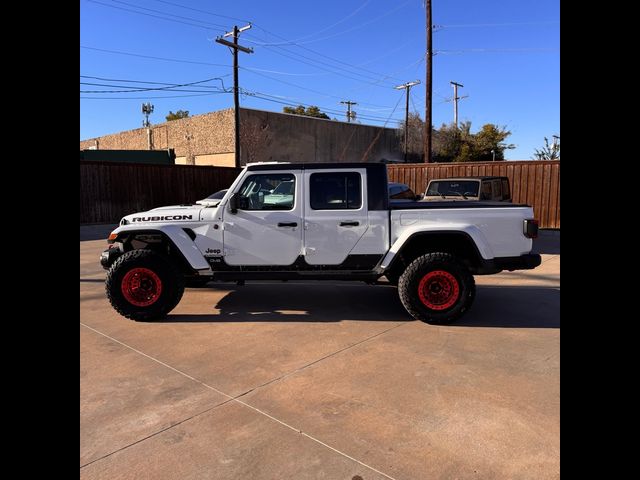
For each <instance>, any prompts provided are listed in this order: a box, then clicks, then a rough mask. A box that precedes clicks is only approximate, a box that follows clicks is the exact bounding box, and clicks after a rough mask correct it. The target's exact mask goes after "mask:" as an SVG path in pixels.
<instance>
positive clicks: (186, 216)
mask: <svg viewBox="0 0 640 480" xmlns="http://www.w3.org/2000/svg"><path fill="white" fill-rule="evenodd" d="M202 209H204V207H203V206H202V205H170V206H168V207H158V208H153V209H151V210H147V211H145V212H137V213H132V214H131V215H127V216H125V217H123V218H122V220H121V221H120V225H128V224H132V223H167V222H170V223H183V222H186V223H188V222H197V221H199V220H200V211H201V210H202Z"/></svg>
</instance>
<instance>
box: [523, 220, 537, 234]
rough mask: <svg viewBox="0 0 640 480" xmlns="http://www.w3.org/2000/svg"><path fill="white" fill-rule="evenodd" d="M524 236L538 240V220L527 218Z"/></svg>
mask: <svg viewBox="0 0 640 480" xmlns="http://www.w3.org/2000/svg"><path fill="white" fill-rule="evenodd" d="M523 233H524V236H525V237H527V238H537V237H538V220H536V219H535V218H527V219H526V220H525V221H524V229H523Z"/></svg>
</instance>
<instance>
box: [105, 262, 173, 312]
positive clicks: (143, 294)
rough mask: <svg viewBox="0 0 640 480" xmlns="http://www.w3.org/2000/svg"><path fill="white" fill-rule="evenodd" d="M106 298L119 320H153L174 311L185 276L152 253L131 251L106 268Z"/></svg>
mask: <svg viewBox="0 0 640 480" xmlns="http://www.w3.org/2000/svg"><path fill="white" fill-rule="evenodd" d="M106 290H107V297H108V298H109V301H110V302H111V305H112V306H113V308H115V310H116V311H117V312H118V313H119V314H120V315H122V316H124V317H127V318H130V319H132V320H156V319H158V318H162V317H164V316H165V315H166V314H167V313H169V312H170V311H171V310H173V309H174V308H175V306H176V305H177V304H178V302H179V301H180V299H181V298H182V294H183V293H184V276H183V275H182V274H181V273H180V272H179V271H178V269H177V268H176V267H175V266H174V265H173V264H172V263H171V262H170V261H169V260H168V259H167V258H165V257H163V256H161V255H159V254H157V253H155V252H153V251H151V250H132V251H130V252H126V253H125V254H123V255H122V256H120V257H119V258H118V259H117V260H116V261H115V262H114V263H113V265H111V268H109V271H108V273H107V281H106Z"/></svg>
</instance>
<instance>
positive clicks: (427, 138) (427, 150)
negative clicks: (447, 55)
mask: <svg viewBox="0 0 640 480" xmlns="http://www.w3.org/2000/svg"><path fill="white" fill-rule="evenodd" d="M424 3H425V5H424V7H425V10H426V14H427V61H426V64H427V81H426V94H425V100H426V101H425V107H424V108H425V115H424V162H425V163H429V162H431V131H432V128H431V91H432V90H433V89H432V83H431V73H432V68H431V61H432V58H433V44H432V42H431V33H432V30H433V25H432V20H431V0H424Z"/></svg>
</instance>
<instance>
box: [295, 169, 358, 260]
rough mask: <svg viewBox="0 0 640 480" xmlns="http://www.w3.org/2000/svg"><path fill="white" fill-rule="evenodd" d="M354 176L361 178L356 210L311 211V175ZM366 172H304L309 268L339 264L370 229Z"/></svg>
mask: <svg viewBox="0 0 640 480" xmlns="http://www.w3.org/2000/svg"><path fill="white" fill-rule="evenodd" d="M350 172H353V173H357V174H359V175H360V176H361V184H360V186H361V195H362V197H361V202H360V208H358V209H332V210H329V209H326V210H314V209H312V208H311V197H310V193H311V189H310V183H309V181H310V178H311V176H312V175H313V174H316V173H318V174H331V173H337V174H341V173H350ZM366 172H367V171H366V169H364V168H361V169H345V168H343V169H335V170H332V169H321V170H320V169H319V170H305V171H304V187H305V202H304V206H305V211H304V252H305V261H306V262H307V263H308V264H310V265H340V264H341V263H342V262H344V261H345V259H346V258H347V255H349V254H350V253H351V251H352V250H353V249H354V247H355V246H356V244H357V243H358V241H359V240H360V238H362V236H363V235H364V233H365V232H366V231H367V229H368V227H369V217H368V215H367V209H368V206H367V176H366Z"/></svg>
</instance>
